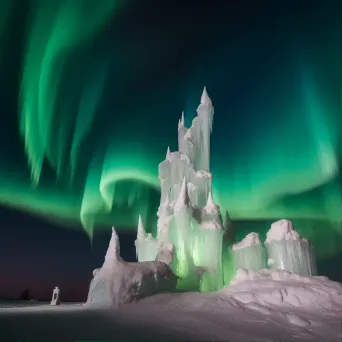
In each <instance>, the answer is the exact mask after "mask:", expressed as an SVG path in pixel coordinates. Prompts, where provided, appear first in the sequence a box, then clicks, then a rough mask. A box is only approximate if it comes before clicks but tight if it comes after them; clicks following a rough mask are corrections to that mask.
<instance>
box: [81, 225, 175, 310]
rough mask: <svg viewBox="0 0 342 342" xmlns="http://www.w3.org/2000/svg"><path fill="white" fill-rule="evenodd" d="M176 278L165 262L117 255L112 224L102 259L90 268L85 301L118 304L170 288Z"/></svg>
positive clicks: (170, 290) (118, 246)
mask: <svg viewBox="0 0 342 342" xmlns="http://www.w3.org/2000/svg"><path fill="white" fill-rule="evenodd" d="M177 279H178V278H177V276H176V275H175V274H174V273H173V272H172V270H171V269H170V267H169V266H168V265H167V264H166V263H164V262H159V261H146V262H126V261H124V260H123V259H122V258H121V256H120V243H119V237H118V235H117V233H116V231H115V229H114V227H113V228H112V236H111V239H110V242H109V246H108V249H107V253H106V256H105V260H104V263H103V265H102V267H101V268H97V269H95V270H94V271H93V279H92V280H91V282H90V286H89V292H88V298H87V303H86V304H87V305H98V306H110V307H113V308H118V307H120V306H121V305H123V304H127V303H131V302H135V301H137V300H139V299H142V298H145V297H149V296H151V295H153V294H155V293H160V292H165V291H167V292H173V291H174V290H175V289H176V285H177Z"/></svg>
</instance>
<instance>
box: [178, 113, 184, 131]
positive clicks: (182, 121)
mask: <svg viewBox="0 0 342 342" xmlns="http://www.w3.org/2000/svg"><path fill="white" fill-rule="evenodd" d="M181 127H185V120H184V111H183V112H182V117H181V119H180V120H178V129H180V128H181Z"/></svg>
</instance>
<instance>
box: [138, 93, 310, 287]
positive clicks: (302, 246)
mask: <svg viewBox="0 0 342 342" xmlns="http://www.w3.org/2000/svg"><path fill="white" fill-rule="evenodd" d="M213 116H214V108H213V105H212V102H211V100H210V98H209V96H208V94H207V91H206V88H204V90H203V93H202V97H201V103H200V105H199V106H198V108H197V116H196V117H195V118H194V120H193V121H192V125H191V127H190V128H187V127H185V122H184V113H182V116H181V119H180V120H179V122H178V149H179V151H177V152H171V151H170V149H169V148H167V152H166V158H165V160H164V161H163V162H161V163H160V164H159V180H160V185H161V199H160V206H159V208H158V212H157V216H158V222H157V236H156V238H154V237H153V236H152V235H151V234H147V233H146V231H145V229H144V227H143V222H142V219H141V217H140V216H139V224H138V234H137V239H136V241H135V246H136V253H137V257H138V261H139V262H142V261H152V260H157V261H163V262H165V263H167V264H168V265H170V267H171V269H172V270H173V272H174V273H175V274H177V276H179V277H180V280H179V282H178V284H181V285H179V287H180V288H186V289H190V288H194V287H196V286H197V287H198V288H199V289H200V290H201V291H215V290H218V289H220V288H222V287H223V270H222V243H223V234H224V233H225V236H227V237H228V235H229V236H230V235H231V238H230V240H232V239H234V237H233V234H232V233H233V232H232V229H231V227H229V222H230V220H229V216H227V215H226V216H227V220H228V221H227V222H228V224H225V225H223V224H222V218H221V213H220V207H219V206H218V205H217V204H215V202H214V200H213V197H212V192H211V188H212V175H211V173H210V172H209V164H210V163H209V160H210V158H209V157H210V134H211V131H212V124H213ZM282 222H283V223H282ZM285 227H286V229H287V230H286V231H287V232H288V233H287V234H290V235H291V234H292V235H291V236H292V237H294V236H298V237H299V235H298V234H297V233H296V232H295V231H294V230H293V227H292V224H291V222H290V221H287V220H280V221H278V222H275V223H274V224H272V227H271V230H270V231H269V233H268V239H267V242H266V249H267V252H268V255H269V259H268V260H269V263H268V266H269V267H271V268H279V269H283V270H286V271H291V272H295V273H298V274H300V275H312V274H315V273H316V271H315V260H314V254H313V249H312V247H311V245H310V243H309V242H308V241H307V240H305V239H301V238H300V239H299V240H295V239H294V238H292V240H289V239H288V236H290V235H286V234H285V235H282V233H281V232H282V231H283V230H284V228H285ZM277 232H278V233H277ZM279 232H280V233H279ZM279 234H280V235H279ZM295 234H297V235H295ZM278 235H279V236H281V237H280V238H275V237H277V236H278ZM279 236H278V237H279ZM283 236H285V237H283ZM230 242H231V241H230ZM224 252H225V250H224ZM231 254H232V257H233V265H232V266H231V267H232V268H234V270H233V271H234V272H236V271H237V270H238V269H241V268H244V269H249V270H254V271H259V270H261V269H264V268H266V267H267V265H266V254H267V253H266V250H265V248H264V246H263V245H262V244H261V243H260V240H259V236H258V234H256V233H251V234H248V235H247V236H246V238H245V239H244V240H243V241H241V242H240V243H237V244H235V245H233V248H232V251H231ZM271 264H272V265H271ZM226 282H227V280H226ZM182 283H183V284H182Z"/></svg>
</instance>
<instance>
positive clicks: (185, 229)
mask: <svg viewBox="0 0 342 342" xmlns="http://www.w3.org/2000/svg"><path fill="white" fill-rule="evenodd" d="M213 115H214V108H213V105H212V102H211V100H210V98H209V96H208V94H207V91H206V89H205V88H204V90H203V93H202V97H201V103H200V105H199V106H198V108H197V116H196V117H195V118H194V120H193V121H192V125H191V127H190V128H187V127H185V123H184V113H182V116H181V119H180V120H179V122H178V149H179V151H177V152H171V151H170V149H169V148H167V152H166V159H165V160H164V161H163V162H161V163H160V164H159V180H160V185H161V199H160V206H159V209H158V212H157V216H158V222H157V236H156V238H155V239H154V238H153V237H152V235H151V234H146V232H145V230H144V227H143V225H142V221H141V218H140V217H139V224H138V235H137V240H136V242H135V245H136V252H137V257H138V261H148V260H160V261H164V262H168V263H169V264H170V266H171V268H172V270H173V271H174V272H175V273H176V274H177V275H178V276H179V277H180V278H181V281H180V282H182V280H183V281H184V282H190V283H191V282H197V283H198V286H199V287H200V289H201V290H204V291H206V290H208V291H210V290H217V289H220V288H222V286H223V277H222V263H221V258H222V238H223V226H222V220H221V214H220V208H219V206H218V205H216V204H215V203H214V201H213V198H212V193H211V182H212V175H211V173H210V172H209V157H210V134H211V130H212V123H213ZM186 286H188V285H186Z"/></svg>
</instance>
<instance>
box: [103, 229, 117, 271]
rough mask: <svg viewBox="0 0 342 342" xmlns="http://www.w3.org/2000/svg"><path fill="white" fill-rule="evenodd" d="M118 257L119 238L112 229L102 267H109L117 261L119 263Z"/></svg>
mask: <svg viewBox="0 0 342 342" xmlns="http://www.w3.org/2000/svg"><path fill="white" fill-rule="evenodd" d="M121 260H122V259H121V256H120V241H119V236H118V234H117V232H116V230H115V228H114V227H112V237H111V239H110V242H109V246H108V249H107V253H106V256H105V261H104V263H103V267H110V266H112V265H113V264H115V263H116V262H118V261H121Z"/></svg>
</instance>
